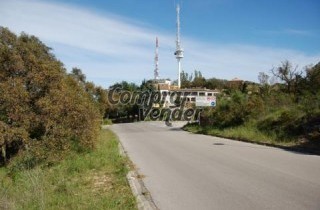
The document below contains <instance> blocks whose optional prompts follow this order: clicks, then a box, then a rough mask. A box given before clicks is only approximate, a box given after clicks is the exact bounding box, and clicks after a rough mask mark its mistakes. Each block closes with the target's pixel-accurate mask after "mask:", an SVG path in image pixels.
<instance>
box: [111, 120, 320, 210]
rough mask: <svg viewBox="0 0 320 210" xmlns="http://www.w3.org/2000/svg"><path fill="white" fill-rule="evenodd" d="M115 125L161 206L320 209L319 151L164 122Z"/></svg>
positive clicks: (180, 207) (197, 208)
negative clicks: (260, 142)
mask: <svg viewBox="0 0 320 210" xmlns="http://www.w3.org/2000/svg"><path fill="white" fill-rule="evenodd" d="M111 129H112V130H113V131H115V132H116V134H117V135H118V136H119V138H120V141H121V143H122V144H123V146H124V148H125V150H126V151H127V152H128V155H129V157H130V159H131V160H132V161H133V162H134V163H135V165H136V166H137V168H138V169H139V173H140V174H143V175H145V178H144V179H143V180H144V183H145V186H146V187H147V189H148V190H149V191H150V193H151V196H152V197H153V200H154V202H155V204H156V205H157V206H158V207H159V208H160V209H162V210H166V209H174V210H180V209H183V210H187V209H192V210H195V209H196V210H200V209H219V210H221V209H222V210H223V209H228V210H229V209H237V210H241V209H245V210H249V209H259V210H261V209H280V210H286V209H288V210H294V209H297V210H302V209H308V210H312V209H314V210H320V156H315V155H304V154H298V153H293V152H288V151H284V150H281V149H277V148H272V147H266V146H261V145H255V144H250V143H244V142H239V141H233V140H228V139H222V138H217V137H210V136H205V135H196V134H191V133H188V132H185V131H182V130H180V129H179V128H178V126H174V127H167V126H165V124H164V123H163V122H140V123H129V124H116V125H112V126H111Z"/></svg>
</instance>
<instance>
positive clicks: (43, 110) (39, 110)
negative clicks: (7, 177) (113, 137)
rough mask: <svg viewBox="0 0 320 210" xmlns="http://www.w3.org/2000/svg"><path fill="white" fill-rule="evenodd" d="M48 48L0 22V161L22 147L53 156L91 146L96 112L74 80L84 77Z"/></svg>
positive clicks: (47, 157)
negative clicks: (1, 25) (69, 68)
mask: <svg viewBox="0 0 320 210" xmlns="http://www.w3.org/2000/svg"><path fill="white" fill-rule="evenodd" d="M50 50H51V49H50V48H49V47H47V46H46V45H44V44H43V43H42V42H41V41H40V40H39V39H38V38H36V37H35V36H29V35H27V34H24V33H22V34H21V35H20V36H16V35H15V34H13V33H12V32H10V31H9V30H8V29H7V28H3V27H0V95H1V98H0V147H1V151H0V153H1V155H0V156H1V157H2V158H0V162H2V163H5V162H7V160H8V159H11V158H13V157H14V156H15V155H16V154H18V153H20V152H22V153H24V151H26V150H28V152H29V153H31V154H32V155H33V160H38V161H40V160H50V159H51V160H50V161H54V160H58V159H61V158H63V154H65V153H66V152H67V151H70V150H72V149H75V148H77V150H87V149H90V148H93V147H94V145H95V139H96V137H97V135H96V134H97V131H98V128H99V119H100V116H99V112H98V107H97V106H96V104H95V103H94V101H93V100H92V98H91V97H90V96H89V94H88V93H87V92H86V91H85V89H84V86H83V85H82V84H80V83H79V81H81V83H83V82H84V80H85V79H84V78H85V76H84V75H82V76H81V74H80V73H81V71H78V70H76V71H73V75H78V76H81V77H78V78H80V79H77V78H75V77H74V76H72V75H68V74H67V73H66V70H65V68H64V66H63V64H62V63H61V62H60V61H58V60H57V59H56V58H55V56H54V55H53V54H52V53H51V52H50ZM26 145H28V146H26ZM0 164H1V163H0Z"/></svg>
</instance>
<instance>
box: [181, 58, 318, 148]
mask: <svg viewBox="0 0 320 210" xmlns="http://www.w3.org/2000/svg"><path fill="white" fill-rule="evenodd" d="M271 74H272V76H269V75H267V74H266V73H260V74H259V81H260V84H254V83H246V82H237V83H233V84H230V86H229V87H227V88H225V89H224V90H223V91H222V93H221V95H220V96H219V97H218V99H217V107H216V108H214V109H212V108H209V109H205V110H204V111H203V112H202V116H201V121H200V122H201V124H200V125H198V124H190V125H187V126H186V127H185V130H188V131H191V132H194V133H202V134H209V135H215V136H222V137H228V138H234V139H239V140H245V141H251V142H257V143H263V144H271V145H278V146H285V147H288V148H293V149H301V150H304V151H308V152H315V153H319V154H320V63H318V64H317V65H314V66H309V67H306V68H305V70H304V71H299V70H297V67H293V66H292V65H291V64H290V62H289V61H285V62H283V63H282V64H281V65H280V66H279V67H277V68H275V69H272V71H271ZM276 81H278V82H276Z"/></svg>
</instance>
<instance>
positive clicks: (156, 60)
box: [154, 37, 159, 80]
mask: <svg viewBox="0 0 320 210" xmlns="http://www.w3.org/2000/svg"><path fill="white" fill-rule="evenodd" d="M158 49H159V41H158V37H156V52H155V56H154V65H155V69H154V79H155V80H158V79H159V55H158V54H159V52H158Z"/></svg>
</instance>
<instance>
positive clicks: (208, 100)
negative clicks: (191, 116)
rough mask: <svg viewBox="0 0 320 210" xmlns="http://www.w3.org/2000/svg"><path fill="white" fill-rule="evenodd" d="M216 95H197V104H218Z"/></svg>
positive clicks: (213, 105)
mask: <svg viewBox="0 0 320 210" xmlns="http://www.w3.org/2000/svg"><path fill="white" fill-rule="evenodd" d="M216 104H217V103H216V97H215V96H197V97H196V106H211V107H215V106H216Z"/></svg>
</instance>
